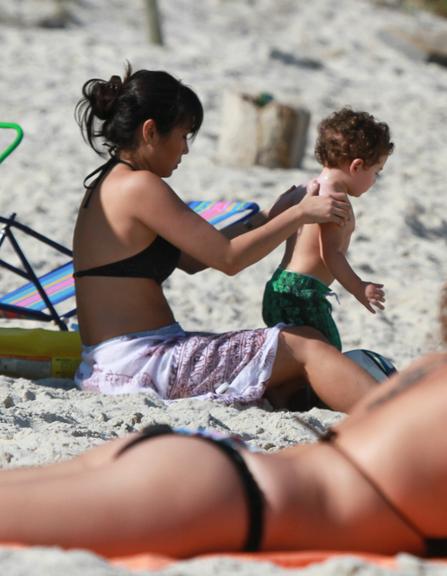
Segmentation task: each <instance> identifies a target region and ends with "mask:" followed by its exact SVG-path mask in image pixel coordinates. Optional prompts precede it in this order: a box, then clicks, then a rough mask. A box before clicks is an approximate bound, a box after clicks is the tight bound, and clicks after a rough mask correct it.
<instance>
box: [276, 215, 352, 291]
mask: <svg viewBox="0 0 447 576" xmlns="http://www.w3.org/2000/svg"><path fill="white" fill-rule="evenodd" d="M323 226H325V224H323ZM329 226H335V224H329ZM354 228H355V216H354V212H353V210H352V207H351V216H350V219H349V221H348V222H346V224H345V225H344V226H343V227H342V229H341V231H342V234H341V235H340V236H341V238H340V244H339V247H338V249H339V250H340V251H341V252H343V254H346V252H347V251H348V248H349V243H350V240H351V235H352V233H353V231H354ZM280 266H281V268H285V269H287V270H290V271H291V272H298V273H300V274H306V275H308V276H313V277H314V278H317V279H318V280H320V281H321V282H323V283H324V284H326V285H327V286H329V285H330V284H332V282H333V281H334V276H333V275H332V273H331V272H330V270H329V269H328V268H327V266H326V264H325V263H324V261H323V259H322V256H321V244H320V224H306V225H304V226H303V227H302V229H301V230H298V232H297V233H296V234H294V235H293V236H291V237H290V238H289V239H288V240H287V242H286V248H285V251H284V256H283V259H282V261H281V264H280Z"/></svg>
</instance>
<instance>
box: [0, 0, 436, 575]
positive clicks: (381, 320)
mask: <svg viewBox="0 0 447 576" xmlns="http://www.w3.org/2000/svg"><path fill="white" fill-rule="evenodd" d="M393 4H394V5H397V4H399V3H398V2H382V3H379V2H373V1H366V0H340V1H339V2H333V0H314V1H313V2H305V1H304V0H303V1H298V0H201V1H200V2H193V1H191V0H160V1H159V6H160V12H161V17H162V27H163V35H164V45H163V46H155V45H153V44H150V43H148V41H147V26H146V20H145V11H144V2H143V0H133V2H122V1H120V0H108V1H107V2H106V0H71V1H69V2H67V3H66V5H67V9H68V14H69V15H70V18H69V19H68V22H67V26H66V27H65V28H57V27H56V28H48V27H43V26H42V25H41V23H42V21H43V20H45V19H47V20H48V18H50V20H51V18H53V17H54V14H55V2H53V1H50V0H16V1H15V2H10V3H6V2H5V6H2V9H1V14H0V43H1V50H0V64H1V69H2V71H3V73H2V74H1V75H0V120H3V121H14V122H18V123H20V124H21V125H22V127H23V129H24V133H25V137H24V140H23V142H22V144H21V145H20V147H19V149H18V150H17V151H16V152H14V153H13V154H12V155H11V156H10V157H9V158H8V159H7V160H6V161H5V162H4V163H3V164H2V165H1V167H0V171H1V179H0V189H1V194H0V214H1V215H4V216H6V215H9V214H10V213H12V212H17V214H18V218H19V219H20V221H22V222H24V223H26V224H29V225H30V226H32V227H34V228H35V229H37V230H40V231H42V232H44V233H46V234H48V235H49V236H51V237H52V238H53V239H55V240H57V241H59V242H61V243H63V244H65V245H67V246H70V245H71V240H72V233H73V227H74V222H75V216H76V211H77V208H78V205H79V202H80V199H81V197H82V180H83V178H84V177H85V176H86V174H87V173H88V172H89V171H91V170H93V169H94V168H95V167H96V166H97V165H99V163H100V159H99V158H98V157H97V156H95V155H94V153H93V152H92V151H91V150H90V148H89V147H88V146H87V145H86V144H84V143H83V141H82V139H81V135H80V132H79V128H78V126H77V125H76V123H75V121H74V116H73V110H74V106H75V104H76V102H77V100H78V99H79V97H80V90H81V86H82V84H83V83H84V82H85V81H86V80H87V79H89V78H93V77H98V78H109V77H110V76H111V75H112V74H121V73H122V72H123V70H124V63H125V61H126V60H128V61H130V62H131V63H132V65H133V67H134V68H135V69H138V68H148V69H165V70H168V71H169V72H171V73H172V74H174V75H175V76H177V77H179V78H181V79H182V80H183V81H184V82H185V83H187V84H189V85H190V86H192V87H193V88H194V89H195V90H196V91H197V93H198V94H199V96H200V98H201V100H202V102H203V104H204V108H205V121H204V125H203V128H202V130H201V131H200V133H199V135H198V136H197V138H196V139H195V141H194V143H193V146H192V148H191V151H190V154H189V156H188V157H187V158H185V159H184V161H183V162H182V164H181V166H180V167H179V169H178V170H177V171H176V172H175V173H174V175H173V176H172V177H171V178H170V179H169V183H170V184H171V185H172V186H173V188H174V189H175V190H176V191H177V192H178V194H179V195H180V196H181V197H182V198H183V199H185V200H192V199H217V198H226V199H243V200H254V201H256V202H258V203H259V204H260V206H261V207H262V208H268V207H269V206H270V205H271V204H272V203H273V202H274V200H275V198H276V197H277V196H278V195H279V194H280V193H282V192H283V191H285V190H286V189H287V188H289V187H290V186H291V185H293V184H299V183H302V182H306V181H307V180H308V179H309V178H310V177H312V176H314V175H316V174H318V172H319V165H318V164H317V162H316V160H315V158H314V155H313V145H314V140H315V135H316V127H317V124H318V122H319V121H320V120H321V119H322V118H323V117H324V116H326V115H328V114H329V113H330V112H332V111H333V110H336V109H337V108H340V107H342V106H344V105H350V106H352V107H353V108H356V109H363V110H367V111H368V112H370V113H372V114H374V115H375V116H377V118H379V119H380V120H383V121H386V122H387V123H388V124H389V125H390V128H391V132H392V138H393V141H394V143H395V152H394V153H393V155H392V156H391V157H390V159H389V161H388V163H387V166H386V168H385V170H384V173H383V176H381V177H380V179H379V180H378V182H377V184H376V185H375V186H374V188H373V189H372V190H371V191H370V192H368V193H367V194H366V195H365V196H363V197H362V198H360V199H353V207H354V210H355V213H356V217H357V230H356V232H355V234H354V236H353V241H352V243H351V248H350V252H349V260H350V262H351V264H352V265H353V267H354V268H355V269H356V270H357V271H358V272H359V274H360V275H362V276H363V277H364V278H365V279H369V280H371V281H374V282H381V283H383V284H384V285H385V290H386V298H387V302H386V310H385V311H384V312H380V313H378V314H376V315H372V314H370V313H369V312H368V311H367V310H366V309H365V308H363V307H362V306H361V305H360V304H359V303H358V302H357V301H356V300H355V299H354V298H353V297H352V296H351V295H350V294H348V293H346V292H345V291H344V289H343V288H342V287H341V286H339V285H337V284H335V285H334V290H335V291H336V293H337V295H338V298H339V304H337V303H336V302H334V316H335V319H336V321H337V323H338V326H339V328H340V332H341V337H342V340H343V345H344V350H349V349H353V348H369V349H372V350H375V351H377V352H379V353H381V354H384V355H386V356H388V357H390V358H391V359H392V360H393V362H394V363H395V364H396V366H397V367H398V368H399V369H401V368H404V367H405V366H406V365H407V364H408V363H409V362H410V361H411V360H412V359H414V358H416V357H418V356H420V355H421V354H424V353H426V352H429V351H433V350H437V349H439V348H440V343H439V341H440V338H439V333H438V324H437V316H438V297H439V291H440V287H441V285H442V284H443V282H444V281H445V280H446V278H447V260H446V258H445V254H446V248H447V246H446V240H447V217H446V210H445V205H446V201H445V165H446V161H447V139H446V138H445V126H446V121H447V106H446V94H447V68H445V67H442V66H440V65H438V64H436V63H428V62H426V61H424V59H423V58H421V57H420V55H417V54H412V53H409V52H408V51H405V50H402V49H399V48H398V47H396V45H394V44H393V43H392V42H390V41H388V40H387V38H389V36H387V31H389V30H390V29H396V28H398V29H401V30H404V31H406V32H408V33H422V34H426V35H430V34H434V33H437V32H440V31H443V32H444V33H445V32H446V29H447V20H446V19H442V18H440V17H437V16H435V15H433V14H429V13H427V12H421V11H416V10H403V9H398V8H397V7H396V6H393ZM227 90H230V91H238V92H247V93H252V94H257V93H259V92H269V93H271V94H272V95H273V96H274V98H275V99H276V100H278V101H279V102H282V103H285V104H288V105H290V106H293V107H305V108H307V109H308V110H309V112H310V114H311V120H310V126H309V133H308V141H307V146H306V152H305V156H304V160H303V162H302V165H301V166H300V167H299V168H294V169H269V168H265V167H261V166H252V167H248V168H236V167H232V166H227V165H223V164H222V163H221V162H219V159H218V154H217V150H218V142H219V135H220V130H221V121H222V115H221V110H222V98H223V95H224V93H225V91H227ZM241 129H242V128H241ZM4 132H5V131H2V133H1V134H0V145H3V144H4V143H5V142H6V141H7V136H5V134H4ZM26 249H27V252H28V253H29V254H30V255H31V257H32V259H33V260H34V261H35V262H36V269H37V271H39V272H42V271H44V270H46V267H47V265H48V263H50V264H56V263H57V262H58V260H57V258H55V257H54V256H51V255H49V254H48V255H47V254H44V253H42V252H41V251H40V249H39V247H38V246H37V245H36V243H30V244H29V245H26ZM280 257H281V248H279V249H278V250H276V251H275V252H274V253H272V254H271V255H269V256H268V257H267V258H265V259H264V260H263V261H261V262H259V263H258V264H256V265H254V266H252V267H250V268H248V269H247V270H245V271H243V272H242V273H240V274H239V275H238V276H236V277H225V276H224V275H222V274H221V273H219V272H216V271H211V270H210V271H205V272H203V273H201V274H199V275H196V276H187V275H186V274H184V273H182V272H180V271H178V272H176V273H175V274H174V275H173V276H172V277H171V278H170V279H169V280H168V281H167V283H166V287H167V290H166V292H167V297H168V299H169V300H170V302H171V304H172V306H173V308H174V312H175V314H176V318H177V320H178V321H179V322H180V323H181V324H182V325H183V326H184V327H185V329H187V330H211V331H224V330H230V329H239V328H251V327H258V326H262V318H261V299H262V292H263V287H264V283H265V282H266V280H268V278H269V277H270V275H271V273H272V271H273V270H274V269H275V267H276V265H277V264H278V262H279V260H280ZM0 279H1V287H2V290H3V291H4V290H6V289H9V288H13V287H15V286H16V284H17V282H16V279H15V278H14V277H12V276H11V275H10V274H8V273H7V272H5V271H4V270H0ZM0 324H1V326H2V327H6V326H28V327H31V326H33V324H32V323H24V322H10V323H8V322H7V321H2V322H1V323H0ZM305 417H306V418H310V419H312V421H313V422H314V423H315V424H316V425H321V426H323V427H324V426H327V425H330V424H331V423H333V422H335V421H337V420H338V419H340V418H343V415H342V414H339V413H335V412H330V411H327V410H317V409H313V410H311V411H310V412H308V413H306V414H305ZM421 417H424V415H423V414H421ZM155 421H162V422H168V423H170V424H173V425H182V426H191V427H197V426H206V427H212V428H215V429H217V430H220V431H227V432H228V431H232V432H234V433H237V434H240V435H241V436H242V437H243V438H244V439H245V440H247V441H248V442H249V443H250V444H252V445H255V446H257V447H259V448H261V449H264V450H275V449H277V448H280V447H283V446H287V445H290V444H293V443H296V442H308V441H311V440H312V438H311V436H310V435H309V433H308V432H307V431H305V430H304V429H303V428H302V427H301V426H300V425H299V424H298V423H297V422H296V419H295V418H294V416H293V414H291V413H286V412H273V411H270V410H268V409H267V408H265V407H240V406H232V407H228V406H222V405H220V404H213V403H211V402H205V401H201V402H200V401H194V400H180V401H176V402H173V403H166V402H164V401H163V400H161V399H159V398H157V397H156V395H155V394H144V395H143V394H141V395H124V396H114V397H108V396H107V397H106V396H98V395H95V394H92V393H87V392H81V391H79V390H77V389H76V388H75V387H74V384H73V382H72V381H70V380H61V379H55V378H53V379H46V380H40V381H29V380H26V379H15V378H10V377H6V376H0V466H1V467H11V466H20V465H35V464H41V463H46V462H53V461H57V460H61V459H64V458H67V457H69V456H72V455H75V454H77V453H79V452H81V451H83V450H84V449H86V448H88V447H91V446H94V445H96V444H99V443H100V442H103V441H105V440H107V439H110V438H114V437H117V436H122V435H124V434H126V433H128V432H130V431H134V430H138V429H139V428H140V427H141V426H143V425H145V424H148V423H150V422H155ZM0 567H1V568H2V569H3V570H2V571H3V573H5V574H6V573H7V574H9V575H12V576H19V574H20V575H21V574H31V573H32V574H33V575H34V576H36V575H40V574H42V575H43V574H45V575H46V576H52V575H53V574H60V573H61V572H62V570H64V571H65V573H66V574H67V576H75V575H77V574H81V573H82V574H88V575H89V576H90V575H98V576H99V575H101V576H102V575H104V576H114V575H116V576H118V575H124V574H131V572H128V571H126V570H124V569H121V568H117V567H114V566H111V565H110V564H108V563H107V562H106V561H104V560H102V559H100V558H99V557H97V556H95V555H93V554H90V553H87V552H77V551H76V552H63V551H61V550H59V549H57V548H55V549H53V548H51V549H49V548H47V549H45V548H42V549H40V548H39V549H32V550H27V551H23V550H14V551H9V550H2V549H0ZM443 570H444V571H443ZM230 572H237V573H238V574H241V575H248V574H260V575H261V576H270V575H277V574H278V575H279V574H281V575H285V574H290V575H294V574H299V575H306V576H310V575H317V574H318V575H325V576H326V575H335V574H337V576H344V575H346V576H347V575H348V574H352V573H354V572H355V573H356V574H362V575H363V574H365V575H367V576H373V575H374V576H375V575H376V574H377V575H379V574H380V575H385V574H394V575H396V574H398V575H401V576H403V575H405V576H407V575H411V574H429V575H435V574H436V575H437V574H442V573H444V574H446V573H447V569H446V568H444V569H437V568H436V567H434V566H429V565H428V564H425V563H423V562H421V561H419V560H417V559H415V558H413V557H409V556H406V555H403V556H401V557H400V558H399V560H398V568H397V570H395V571H393V572H391V571H390V570H388V569H385V568H378V567H374V566H373V565H370V564H368V563H362V562H359V561H356V560H353V559H343V560H332V561H330V562H329V563H328V564H327V565H325V566H324V567H323V566H313V567H310V568H306V569H302V570H296V571H295V570H292V571H290V570H287V571H286V570H284V569H280V568H278V567H273V566H271V565H269V564H258V565H255V566H254V565H253V564H251V565H250V564H245V563H243V562H239V561H238V562H236V561H233V560H228V559H219V558H215V559H212V560H210V559H207V560H198V561H192V562H189V563H182V564H181V565H179V566H176V567H171V568H167V569H164V570H160V571H157V572H151V574H155V573H156V574H163V575H165V576H168V575H169V576H174V575H177V574H178V575H180V574H182V575H190V574H191V575H192V574H195V575H198V574H199V575H211V574H213V575H224V574H229V573H230Z"/></svg>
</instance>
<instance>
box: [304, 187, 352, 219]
mask: <svg viewBox="0 0 447 576" xmlns="http://www.w3.org/2000/svg"><path fill="white" fill-rule="evenodd" d="M319 189H320V185H319V183H318V182H317V180H312V181H311V182H309V185H308V187H307V193H306V195H305V196H304V198H303V200H301V202H300V203H299V204H298V206H299V208H300V209H301V211H302V213H303V217H304V221H303V224H314V223H319V224H320V223H321V224H322V223H325V222H333V223H334V224H338V225H339V226H343V225H344V224H345V222H346V221H347V220H349V215H350V205H349V201H348V199H347V198H346V194H343V193H342V192H331V193H330V194H329V195H328V196H318V191H319Z"/></svg>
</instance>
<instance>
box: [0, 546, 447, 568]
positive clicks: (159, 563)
mask: <svg viewBox="0 0 447 576" xmlns="http://www.w3.org/2000/svg"><path fill="white" fill-rule="evenodd" d="M0 546H1V547H3V548H13V549H20V548H28V546H27V545H25V544H17V543H2V544H0ZM222 556H228V557H230V558H234V559H236V560H251V561H258V562H271V563H273V564H276V565H277V566H280V567H281V568H304V567H306V566H309V565H311V564H317V563H321V562H326V561H328V560H332V559H334V558H340V557H343V556H345V557H347V556H351V557H355V558H359V559H360V560H364V561H365V562H369V563H370V564H374V565H376V566H381V567H384V568H393V567H394V566H395V565H396V561H395V557H394V556H385V555H381V554H370V553H368V552H349V551H345V552H333V551H326V550H321V551H301V552H252V553H249V552H231V553H230V552H229V553H228V554H224V553H219V554H203V555H200V556H196V557H195V558H213V557H214V558H218V557H222ZM106 560H107V561H108V562H110V564H112V565H114V566H118V567H120V568H127V569H128V570H134V571H135V572H137V573H138V572H139V571H140V570H146V571H151V570H160V569H162V568H165V567H166V566H169V565H171V564H174V563H175V562H177V559H176V558H172V557H170V556H163V555H161V554H151V553H143V554H134V555H132V556H122V557H112V558H106ZM424 561H426V562H433V563H434V564H435V563H438V564H439V563H441V564H444V565H447V558H436V559H430V558H424Z"/></svg>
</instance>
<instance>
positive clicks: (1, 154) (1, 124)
mask: <svg viewBox="0 0 447 576" xmlns="http://www.w3.org/2000/svg"><path fill="white" fill-rule="evenodd" d="M0 128H4V129H6V130H14V131H15V133H16V135H15V138H14V140H13V141H12V142H11V143H10V144H8V146H6V148H5V149H4V150H2V151H1V152H0V164H1V163H2V162H3V160H4V159H5V158H7V157H8V156H9V155H10V154H11V152H13V151H14V150H15V149H16V148H17V146H18V145H19V144H20V142H21V141H22V138H23V130H22V127H21V126H19V125H18V124H16V123H15V122H0Z"/></svg>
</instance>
